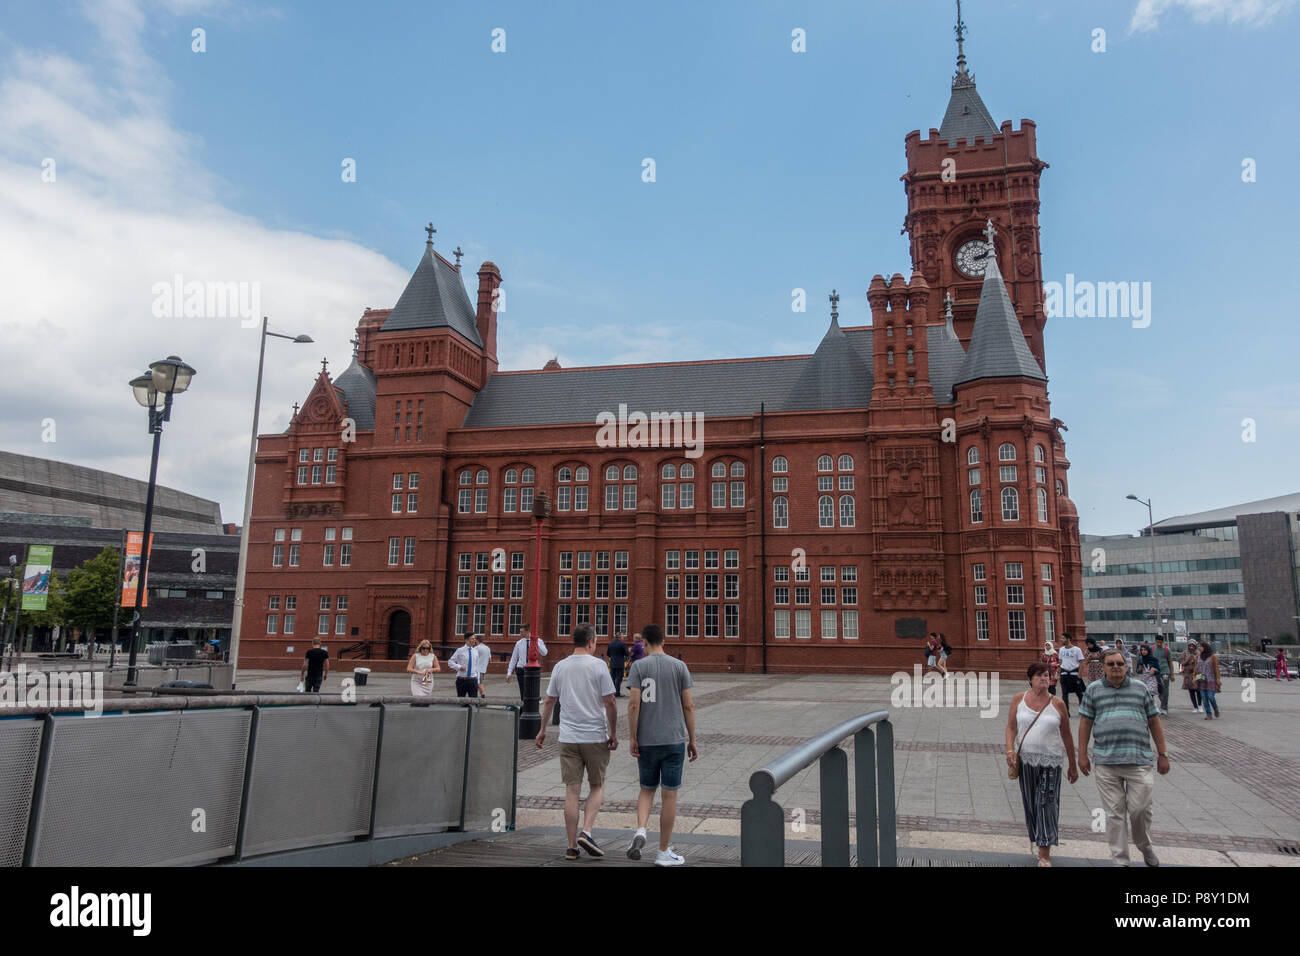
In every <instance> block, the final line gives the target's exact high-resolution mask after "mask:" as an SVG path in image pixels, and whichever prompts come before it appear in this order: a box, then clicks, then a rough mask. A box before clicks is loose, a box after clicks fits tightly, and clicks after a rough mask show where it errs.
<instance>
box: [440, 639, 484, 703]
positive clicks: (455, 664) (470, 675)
mask: <svg viewBox="0 0 1300 956" xmlns="http://www.w3.org/2000/svg"><path fill="white" fill-rule="evenodd" d="M447 664H448V666H449V667H451V669H452V670H453V671H455V672H456V696H457V697H477V696H478V678H477V677H476V676H475V674H476V673H477V672H478V670H477V668H475V666H474V632H473V631H466V632H465V645H464V646H463V647H458V648H456V652H455V653H454V654H452V655H451V657H449V658H447Z"/></svg>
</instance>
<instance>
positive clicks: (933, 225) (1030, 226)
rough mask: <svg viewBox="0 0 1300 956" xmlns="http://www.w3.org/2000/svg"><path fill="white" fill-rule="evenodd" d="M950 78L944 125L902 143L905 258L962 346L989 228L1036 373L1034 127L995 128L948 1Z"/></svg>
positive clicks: (1039, 291) (1039, 278)
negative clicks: (952, 42) (948, 299)
mask: <svg viewBox="0 0 1300 956" xmlns="http://www.w3.org/2000/svg"><path fill="white" fill-rule="evenodd" d="M956 35H957V72H956V73H955V74H954V75H953V78H952V96H951V98H950V99H949V101H948V110H947V112H946V113H944V117H943V123H942V125H941V126H940V127H939V128H938V129H931V130H930V135H929V137H928V138H927V139H922V138H921V133H920V131H919V130H913V131H912V132H910V133H908V134H907V138H906V141H905V142H906V152H907V172H906V173H905V174H904V175H903V176H902V177H901V178H902V182H903V185H904V188H905V189H906V191H907V218H906V220H905V221H904V225H903V230H904V231H905V232H906V233H907V234H908V237H909V239H910V243H911V249H912V270H913V272H918V273H920V274H921V275H923V276H924V277H925V280H926V282H927V283H928V284H929V286H930V289H931V290H932V293H933V294H934V296H935V297H936V298H937V299H938V300H942V299H943V298H944V296H946V295H951V296H952V299H953V307H952V311H953V325H954V328H955V329H956V332H957V336H958V338H960V339H961V342H962V344H963V345H964V346H967V347H969V345H970V337H971V331H972V329H973V326H974V323H975V309H976V306H977V305H978V304H979V298H980V290H981V288H982V286H983V281H984V271H985V267H986V264H987V251H988V250H987V246H986V244H985V243H986V242H987V240H986V238H985V235H984V229H985V226H986V223H987V222H988V221H989V220H992V222H993V225H994V227H995V229H996V234H997V238H996V239H995V240H994V241H995V242H996V243H997V249H996V254H997V259H998V262H999V263H1000V264H1001V267H1002V272H1003V275H1004V278H1005V282H1006V288H1007V292H1008V294H1009V295H1010V297H1011V303H1012V306H1013V308H1014V309H1015V315H1016V319H1017V321H1018V322H1019V323H1020V328H1021V331H1022V332H1024V335H1025V341H1026V342H1028V344H1029V349H1030V351H1031V352H1032V353H1033V355H1034V358H1036V359H1037V360H1038V364H1039V366H1040V367H1041V368H1043V369H1044V370H1046V368H1047V363H1046V361H1045V360H1044V355H1043V326H1044V324H1045V323H1046V318H1047V317H1046V314H1045V313H1044V310H1043V270H1042V255H1041V250H1040V247H1039V236H1038V179H1039V176H1040V174H1041V173H1042V171H1043V170H1044V169H1046V168H1047V163H1045V162H1043V161H1042V160H1040V159H1039V158H1038V149H1037V143H1036V136H1035V125H1034V122H1033V121H1032V120H1028V119H1022V120H1021V121H1020V129H1018V130H1016V129H1013V128H1012V125H1011V121H1010V120H1007V121H1005V122H1003V123H1002V125H1001V127H999V126H998V125H997V124H996V123H994V121H993V117H992V116H991V115H990V113H989V111H988V109H987V108H986V107H985V106H984V101H983V100H981V99H980V95H979V93H978V92H976V90H975V75H974V74H973V73H969V72H968V71H967V69H966V55H965V50H964V41H965V35H966V25H965V24H964V23H963V22H962V19H961V2H960V0H958V2H957V27H956Z"/></svg>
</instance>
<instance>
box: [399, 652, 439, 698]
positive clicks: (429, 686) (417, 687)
mask: <svg viewBox="0 0 1300 956" xmlns="http://www.w3.org/2000/svg"><path fill="white" fill-rule="evenodd" d="M406 669H407V671H409V672H410V674H411V696H412V697H432V696H433V675H434V674H435V673H437V672H438V671H440V670H442V668H441V667H440V666H439V665H438V658H437V657H435V656H434V653H433V645H432V644H430V643H429V642H428V641H421V642H420V646H419V647H417V648H416V649H415V653H414V654H412V655H411V659H410V660H409V661H407V662H406Z"/></svg>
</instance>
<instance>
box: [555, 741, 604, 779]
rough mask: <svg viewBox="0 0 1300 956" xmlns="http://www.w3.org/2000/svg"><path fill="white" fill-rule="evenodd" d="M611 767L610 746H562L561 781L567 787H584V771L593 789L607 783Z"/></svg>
mask: <svg viewBox="0 0 1300 956" xmlns="http://www.w3.org/2000/svg"><path fill="white" fill-rule="evenodd" d="M608 766H609V744H603V743H602V744H560V780H562V781H563V782H564V784H565V785H566V786H574V785H577V786H581V785H582V769H583V768H584V767H585V768H587V781H588V783H590V784H591V785H592V786H593V787H599V786H600V785H601V784H603V783H604V782H605V768H606V767H608Z"/></svg>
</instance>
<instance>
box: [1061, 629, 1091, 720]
mask: <svg viewBox="0 0 1300 956" xmlns="http://www.w3.org/2000/svg"><path fill="white" fill-rule="evenodd" d="M1061 644H1062V647H1061V649H1060V650H1059V651H1058V652H1057V656H1058V657H1059V659H1060V661H1061V700H1062V701H1064V702H1065V715H1066V716H1067V717H1068V716H1070V695H1071V694H1074V695H1075V696H1076V697H1078V698H1079V703H1080V704H1081V705H1082V704H1083V692H1084V690H1085V689H1086V688H1085V687H1084V683H1083V673H1082V672H1081V671H1080V668H1081V667H1082V666H1083V651H1082V650H1080V649H1079V647H1078V646H1077V645H1076V644H1075V643H1074V638H1073V637H1071V636H1070V635H1069V634H1062V635H1061Z"/></svg>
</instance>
